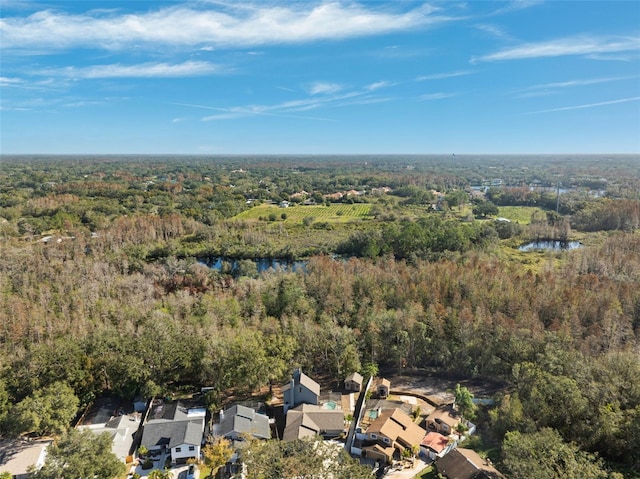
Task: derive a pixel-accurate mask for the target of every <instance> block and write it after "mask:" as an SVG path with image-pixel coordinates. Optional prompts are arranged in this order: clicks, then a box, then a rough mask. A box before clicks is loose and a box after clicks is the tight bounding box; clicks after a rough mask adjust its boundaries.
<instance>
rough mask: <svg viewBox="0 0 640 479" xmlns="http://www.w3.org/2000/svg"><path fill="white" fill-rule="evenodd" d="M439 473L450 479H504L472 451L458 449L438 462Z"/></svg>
mask: <svg viewBox="0 0 640 479" xmlns="http://www.w3.org/2000/svg"><path fill="white" fill-rule="evenodd" d="M436 467H437V468H438V472H439V473H441V474H444V475H445V476H446V477H447V478H448V479H476V478H478V479H479V478H496V479H498V478H504V476H503V475H502V474H501V473H500V472H499V471H498V470H497V469H496V468H494V467H493V466H492V465H491V464H490V463H489V462H487V460H486V459H483V458H482V457H480V456H479V455H478V453H477V452H475V451H473V450H471V449H464V448H461V447H459V448H457V449H454V450H453V451H451V452H449V454H447V455H446V456H444V457H442V458H440V459H438V460H437V461H436Z"/></svg>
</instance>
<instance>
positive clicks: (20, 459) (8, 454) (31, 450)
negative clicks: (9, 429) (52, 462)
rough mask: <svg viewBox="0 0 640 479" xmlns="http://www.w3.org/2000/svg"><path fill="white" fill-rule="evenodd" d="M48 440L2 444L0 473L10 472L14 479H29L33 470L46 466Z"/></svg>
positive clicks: (21, 440) (3, 442)
mask: <svg viewBox="0 0 640 479" xmlns="http://www.w3.org/2000/svg"><path fill="white" fill-rule="evenodd" d="M50 444H51V441H47V440H24V439H17V440H6V441H2V442H0V473H6V472H8V473H9V474H10V475H11V477H12V478H13V479H27V478H28V477H30V473H29V471H30V470H31V468H34V469H35V470H38V469H40V468H41V467H42V466H43V465H44V460H45V458H46V455H47V448H48V447H49V445H50Z"/></svg>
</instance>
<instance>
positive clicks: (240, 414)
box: [213, 404, 271, 441]
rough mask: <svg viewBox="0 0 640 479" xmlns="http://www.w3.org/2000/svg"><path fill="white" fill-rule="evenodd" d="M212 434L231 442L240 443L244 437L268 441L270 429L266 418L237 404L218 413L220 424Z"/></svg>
mask: <svg viewBox="0 0 640 479" xmlns="http://www.w3.org/2000/svg"><path fill="white" fill-rule="evenodd" d="M213 434H214V435H215V436H219V437H224V438H226V439H229V440H231V441H242V440H244V439H245V437H246V436H252V437H254V438H256V439H269V438H271V427H270V426H269V418H268V417H267V416H265V415H264V414H259V413H257V412H256V411H255V410H254V409H251V408H250V407H246V406H242V405H239V404H237V405H235V406H232V407H230V408H229V409H227V410H225V411H221V412H220V422H219V423H218V424H216V425H215V426H214V428H213Z"/></svg>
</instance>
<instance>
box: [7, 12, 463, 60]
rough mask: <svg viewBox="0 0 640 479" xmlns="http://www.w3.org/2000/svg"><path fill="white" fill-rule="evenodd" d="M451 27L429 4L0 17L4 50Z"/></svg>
mask: <svg viewBox="0 0 640 479" xmlns="http://www.w3.org/2000/svg"><path fill="white" fill-rule="evenodd" d="M451 20H453V19H452V18H450V17H447V16H444V15H440V14H439V13H438V9H437V8H436V7H432V6H429V5H420V6H417V7H415V8H411V9H406V8H404V7H403V8H396V7H395V6H394V5H393V4H388V5H386V6H385V7H384V8H380V7H379V6H378V7H376V8H368V6H367V5H363V4H356V3H340V2H323V3H320V4H309V3H307V2H300V3H294V2H288V3H284V4H281V5H273V4H269V3H266V2H265V3H256V4H253V5H250V8H246V5H240V6H234V5H220V4H216V3H213V4H203V3H193V4H186V5H185V4H179V5H177V6H170V7H165V8H160V9H157V10H153V11H150V12H145V13H136V14H130V13H129V14H124V13H121V12H118V11H106V12H105V11H89V12H85V13H81V14H69V13H60V12H57V11H53V10H42V11H39V12H37V13H34V14H33V15H30V16H27V17H19V16H12V17H6V18H4V19H3V20H2V23H1V32H2V40H3V46H4V48H5V49H11V48H19V49H33V48H39V49H43V50H47V51H51V50H56V49H69V48H104V49H126V48H131V47H134V46H135V47H136V48H138V49H140V48H144V47H145V46H147V47H148V46H150V45H171V46H173V47H180V46H182V47H188V48H193V47H198V46H202V48H207V49H208V48H220V47H229V46H232V47H234V48H237V47H239V46H240V47H247V46H256V45H265V44H278V43H302V42H309V41H316V40H323V39H326V40H335V39H342V38H351V37H359V36H367V35H376V34H382V33H389V32H397V31H403V30H407V29H413V28H416V27H424V26H426V25H430V24H438V23H442V22H447V21H451Z"/></svg>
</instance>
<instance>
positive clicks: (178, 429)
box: [142, 418, 204, 449]
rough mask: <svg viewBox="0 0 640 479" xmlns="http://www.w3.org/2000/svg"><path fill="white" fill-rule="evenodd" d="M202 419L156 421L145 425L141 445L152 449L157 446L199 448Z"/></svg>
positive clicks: (202, 425)
mask: <svg viewBox="0 0 640 479" xmlns="http://www.w3.org/2000/svg"><path fill="white" fill-rule="evenodd" d="M203 427H204V418H194V419H193V420H191V421H171V420H167V419H156V420H153V421H150V422H148V423H147V424H145V426H144V429H143V431H142V444H143V445H144V446H145V447H146V448H148V449H152V448H154V447H157V446H168V447H176V446H179V445H181V444H191V445H194V446H199V445H200V444H201V443H202V430H203Z"/></svg>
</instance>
